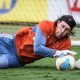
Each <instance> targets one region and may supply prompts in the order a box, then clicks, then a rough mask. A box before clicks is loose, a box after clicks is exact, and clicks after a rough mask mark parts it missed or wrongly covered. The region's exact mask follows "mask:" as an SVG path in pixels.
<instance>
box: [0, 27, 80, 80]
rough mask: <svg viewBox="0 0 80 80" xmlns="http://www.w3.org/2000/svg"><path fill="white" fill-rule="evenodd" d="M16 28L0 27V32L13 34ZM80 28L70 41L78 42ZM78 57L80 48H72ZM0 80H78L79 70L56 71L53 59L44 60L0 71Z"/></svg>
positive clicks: (79, 79)
mask: <svg viewBox="0 0 80 80" xmlns="http://www.w3.org/2000/svg"><path fill="white" fill-rule="evenodd" d="M18 29H19V27H18V26H16V27H15V26H3V27H2V26H0V32H9V33H15V32H16V30H18ZM79 34H80V28H77V29H76V36H75V37H72V36H71V39H72V40H80V36H79ZM72 50H74V51H76V52H77V53H78V55H77V56H76V57H75V58H76V60H77V59H78V58H79V57H80V47H77V46H76V47H72ZM0 80H80V70H78V69H74V70H72V71H58V70H57V69H56V67H55V59H52V58H44V59H41V60H38V61H36V62H34V63H31V64H28V65H25V66H24V67H21V68H9V69H0Z"/></svg>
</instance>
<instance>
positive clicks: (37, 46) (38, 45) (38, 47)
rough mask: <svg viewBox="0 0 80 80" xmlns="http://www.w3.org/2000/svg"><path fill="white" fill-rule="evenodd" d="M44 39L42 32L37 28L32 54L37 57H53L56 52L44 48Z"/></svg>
mask: <svg viewBox="0 0 80 80" xmlns="http://www.w3.org/2000/svg"><path fill="white" fill-rule="evenodd" d="M45 45H46V38H45V36H44V34H43V32H42V31H41V30H40V29H39V28H38V27H37V29H36V35H35V41H34V52H35V53H36V54H37V55H42V56H44V57H53V55H54V54H55V52H56V50H55V49H50V48H47V47H45Z"/></svg>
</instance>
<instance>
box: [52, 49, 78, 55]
mask: <svg viewBox="0 0 80 80" xmlns="http://www.w3.org/2000/svg"><path fill="white" fill-rule="evenodd" d="M68 54H70V55H72V56H75V55H77V53H76V52H74V51H71V50H57V51H56V52H55V54H54V57H59V56H61V55H64V56H66V55H68Z"/></svg>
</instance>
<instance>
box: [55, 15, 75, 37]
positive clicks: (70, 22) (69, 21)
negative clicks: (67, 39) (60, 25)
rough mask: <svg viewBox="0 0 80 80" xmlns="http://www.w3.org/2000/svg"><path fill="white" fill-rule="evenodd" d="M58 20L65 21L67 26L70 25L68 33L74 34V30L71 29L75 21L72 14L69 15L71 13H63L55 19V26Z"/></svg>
mask: <svg viewBox="0 0 80 80" xmlns="http://www.w3.org/2000/svg"><path fill="white" fill-rule="evenodd" d="M58 21H60V22H61V21H65V22H66V23H67V24H68V25H69V26H70V28H71V31H70V33H71V34H72V35H73V36H74V33H75V32H74V31H73V28H74V27H75V26H76V21H75V20H74V18H73V16H71V15H63V16H61V17H60V18H59V19H57V20H56V21H55V24H54V25H55V26H57V22H58Z"/></svg>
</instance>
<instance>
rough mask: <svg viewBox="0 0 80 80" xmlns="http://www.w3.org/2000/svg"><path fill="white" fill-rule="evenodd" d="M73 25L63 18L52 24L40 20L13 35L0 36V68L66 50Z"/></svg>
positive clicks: (26, 62) (72, 22)
mask: <svg viewBox="0 0 80 80" xmlns="http://www.w3.org/2000/svg"><path fill="white" fill-rule="evenodd" d="M75 26H76V22H75V20H74V19H73V17H72V16H70V15H63V16H62V17H60V18H59V19H57V20H56V21H55V22H52V21H48V20H44V21H42V22H40V23H39V24H37V25H35V26H33V27H29V28H26V27H25V28H22V29H20V30H19V31H18V32H17V33H16V35H14V36H13V35H8V34H4V33H0V68H9V67H21V66H24V65H25V64H29V63H32V62H34V61H35V60H39V59H41V58H46V57H50V58H54V57H58V56H60V55H62V54H64V55H68V54H71V55H73V56H75V55H76V52H74V51H70V48H71V41H70V38H69V37H70V34H71V33H73V29H74V27H75Z"/></svg>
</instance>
